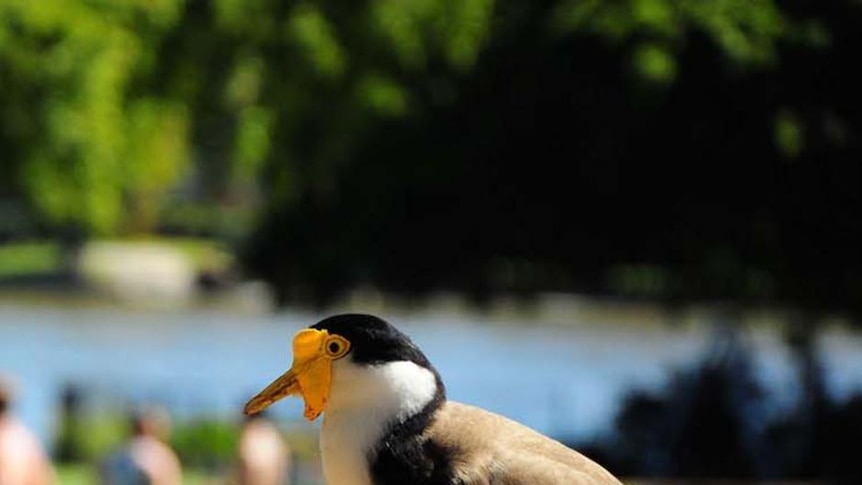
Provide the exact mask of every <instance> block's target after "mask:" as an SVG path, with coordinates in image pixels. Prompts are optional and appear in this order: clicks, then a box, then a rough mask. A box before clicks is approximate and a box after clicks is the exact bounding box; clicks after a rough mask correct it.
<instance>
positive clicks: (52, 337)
mask: <svg viewBox="0 0 862 485" xmlns="http://www.w3.org/2000/svg"><path fill="white" fill-rule="evenodd" d="M323 316H325V315H323V314H317V313H313V312H305V311H283V312H280V313H275V314H269V313H243V312H223V311H216V310H208V309H194V310H176V311H138V310H131V309H124V308H121V307H72V308H69V307H66V306H62V305H57V306H52V305H50V304H49V305H39V306H36V305H18V304H14V303H0V374H3V375H6V376H12V377H13V378H14V380H15V381H16V382H17V387H18V389H19V399H18V402H17V405H16V411H17V413H18V414H19V415H20V416H21V417H22V419H23V420H24V421H25V422H26V423H27V424H28V425H30V426H31V427H33V428H34V429H35V430H36V431H37V433H38V434H39V436H40V437H41V438H42V439H43V440H45V441H46V443H50V442H51V439H52V436H53V433H54V430H55V429H56V425H57V423H56V415H57V413H56V411H57V409H58V405H59V396H60V392H61V390H62V388H63V386H64V385H66V384H70V383H71V384H76V385H80V386H83V388H84V389H86V390H89V391H92V392H93V393H94V394H95V395H96V396H98V397H99V398H100V399H102V400H104V401H105V402H106V403H107V404H116V403H136V402H137V403H139V402H158V403H160V404H163V405H165V406H166V407H167V408H168V409H169V410H170V411H171V412H172V413H173V414H174V415H175V416H176V417H177V418H178V419H185V418H194V417H203V416H206V417H214V418H223V419H236V418H237V417H238V415H239V413H240V409H241V407H242V404H243V403H244V402H245V401H246V400H247V399H248V398H249V397H250V396H251V395H252V394H254V393H255V392H256V391H257V390H259V389H260V388H261V387H262V386H264V385H265V384H267V383H269V382H270V380H271V379H272V378H274V377H275V376H277V375H279V374H280V373H281V372H283V371H284V370H285V369H286V368H287V367H288V366H289V365H290V362H291V355H290V343H291V339H292V336H293V334H294V333H295V332H296V331H297V330H298V329H300V328H302V327H304V326H307V325H310V324H313V323H315V322H316V321H317V320H319V319H320V318H321V317H323ZM381 316H383V317H385V318H387V319H388V320H390V321H391V322H393V323H395V324H396V325H398V326H399V327H400V328H401V329H402V330H404V331H405V332H406V333H407V334H408V335H410V336H411V337H412V338H413V339H414V341H415V342H416V343H417V344H418V345H419V346H420V347H421V348H422V349H423V350H424V351H425V353H426V354H427V355H428V357H429V358H430V359H431V361H432V363H434V365H435V366H436V367H437V369H438V370H439V371H440V373H441V375H442V377H443V380H444V382H445V383H446V385H447V389H448V394H449V397H450V399H454V400H458V401H462V402H468V403H472V404H476V405H479V406H482V407H485V408H488V409H491V410H493V411H496V412H499V413H501V414H503V415H506V416H509V417H511V418H514V419H516V420H518V421H521V422H524V423H526V424H528V425H529V426H532V427H534V428H536V429H538V430H539V431H542V432H544V433H547V434H550V435H553V436H556V437H559V438H565V439H573V440H577V439H588V438H591V437H593V436H596V435H600V434H601V433H605V432H608V431H609V430H610V429H611V426H612V424H613V419H614V416H615V415H616V412H617V411H618V410H619V406H620V404H621V399H622V398H623V397H624V396H625V395H626V393H627V392H629V391H631V390H633V389H656V390H657V389H660V387H661V386H662V385H663V384H664V383H665V382H667V380H668V379H669V377H670V376H671V374H672V373H673V372H674V370H679V369H683V368H685V367H686V366H688V365H690V364H692V363H693V362H695V361H696V360H697V359H698V358H699V357H700V356H703V355H704V353H705V352H707V351H708V349H709V346H710V342H711V341H712V340H713V338H714V333H713V331H712V329H711V327H710V325H708V324H706V323H697V322H695V323H688V324H685V325H676V326H668V325H664V324H662V323H661V322H654V321H650V322H646V323H645V322H642V321H639V320H640V319H639V318H638V317H637V315H636V314H632V315H631V316H629V317H627V318H622V319H619V318H617V319H616V320H614V321H613V322H608V321H605V319H603V318H602V317H600V316H592V317H591V316H585V315H584V314H567V313H565V312H563V313H560V314H558V315H555V316H552V317H550V318H544V319H541V320H540V321H536V320H534V319H532V318H531V317H528V316H517V315H509V316H505V317H501V316H499V315H498V316H493V315H483V314H479V313H470V312H446V311H440V312H429V311H425V312H413V313H411V312H409V311H402V312H393V313H382V314H381ZM745 339H746V345H748V346H749V347H750V348H752V349H753V350H755V352H754V354H753V355H754V356H755V364H756V371H757V375H758V378H759V379H760V381H761V382H762V383H763V384H764V386H765V387H766V388H767V389H768V390H769V396H770V398H769V399H772V400H773V401H774V403H775V406H776V409H781V407H782V406H787V405H788V403H791V402H792V401H793V399H794V398H795V397H796V396H795V394H794V393H795V392H796V384H795V382H796V381H795V377H794V375H795V374H794V372H793V367H792V355H791V354H790V353H788V352H787V350H786V348H785V347H784V345H783V344H782V342H781V338H780V336H779V335H778V333H777V332H774V331H770V330H769V329H768V327H765V328H763V329H759V330H758V329H754V330H749V331H747V332H746V334H745ZM820 345H821V346H822V347H823V349H824V350H825V352H823V355H824V356H825V357H826V361H825V362H824V364H825V367H826V369H827V372H828V376H829V380H828V384H829V388H830V389H831V391H832V392H833V394H835V395H836V396H838V397H841V396H846V395H848V394H849V393H850V392H853V391H855V390H857V389H859V388H860V384H862V336H860V335H859V334H858V333H854V332H851V331H848V330H843V329H841V328H836V329H833V330H829V331H827V332H825V333H824V334H823V335H822V336H821V339H820ZM301 410H302V408H301V401H300V400H298V399H288V400H285V401H283V402H281V403H279V404H278V405H276V406H275V408H274V415H275V416H276V417H277V418H278V419H279V420H281V421H282V422H286V423H292V422H297V423H300V422H301V420H302V417H301V416H302V413H301Z"/></svg>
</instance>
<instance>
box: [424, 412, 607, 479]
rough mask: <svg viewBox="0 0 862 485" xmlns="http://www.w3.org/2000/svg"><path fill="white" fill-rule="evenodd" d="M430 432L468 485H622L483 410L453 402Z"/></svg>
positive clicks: (577, 455)
mask: <svg viewBox="0 0 862 485" xmlns="http://www.w3.org/2000/svg"><path fill="white" fill-rule="evenodd" d="M427 432H428V435H427V437H428V439H430V440H431V441H433V442H434V443H435V444H437V445H439V446H440V447H442V448H443V449H448V450H451V456H453V457H457V458H456V459H455V460H456V461H455V462H454V463H452V467H453V471H454V472H455V476H456V478H457V481H458V482H459V483H463V484H465V485H558V484H567V485H621V483H620V481H619V480H617V479H616V478H615V477H614V476H613V475H611V474H610V473H609V472H608V471H607V470H605V469H604V468H602V467H601V466H600V465H599V464H597V463H595V462H594V461H592V460H590V459H589V458H587V457H585V456H584V455H582V454H580V453H578V452H576V451H574V450H572V449H571V448H569V447H567V446H565V445H563V444H562V443H560V442H558V441H555V440H552V439H550V438H548V437H546V436H543V435H541V434H539V433H538V432H536V431H533V430H532V429H530V428H528V427H526V426H524V425H522V424H519V423H516V422H515V421H512V420H510V419H507V418H504V417H503V416H500V415H497V414H494V413H491V412H488V411H485V410H483V409H479V408H477V407H473V406H469V405H466V404H460V403H456V402H452V401H449V402H447V403H445V404H444V405H443V407H441V408H440V410H439V411H438V414H437V416H436V417H435V419H434V421H433V423H432V424H431V426H430V427H429V428H428V431H427Z"/></svg>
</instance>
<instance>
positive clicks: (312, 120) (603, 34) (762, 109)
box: [0, 0, 862, 310]
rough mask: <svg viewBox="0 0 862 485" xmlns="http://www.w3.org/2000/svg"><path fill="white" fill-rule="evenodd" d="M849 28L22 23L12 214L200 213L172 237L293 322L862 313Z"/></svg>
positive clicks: (808, 13)
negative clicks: (209, 221) (348, 296)
mask: <svg viewBox="0 0 862 485" xmlns="http://www.w3.org/2000/svg"><path fill="white" fill-rule="evenodd" d="M860 14H862V6H860V4H859V3H858V2H856V1H853V0H833V1H829V2H803V1H799V0H785V1H773V0H759V1H741V0H716V1H712V2H702V1H697V0H675V1H674V0H619V1H599V0H541V1H532V2H526V1H515V0H414V1H411V2H388V1H385V0H365V1H350V2H348V1H317V2H315V1H297V2H275V1H271V0H242V1H241V0H213V1H203V0H158V1H152V0H146V1H144V0H129V1H126V2H111V1H101V0H87V1H85V0H80V1H72V0H43V1H40V2H30V1H26V0H7V1H5V2H3V3H2V4H0V128H2V129H0V154H2V156H3V160H4V163H3V167H2V168H0V171H2V172H0V174H2V175H3V177H2V181H0V194H2V195H5V196H6V197H13V198H17V199H20V200H25V201H27V207H28V209H29V211H30V213H31V214H33V217H34V218H36V219H37V220H38V221H39V224H41V225H42V226H43V227H46V228H48V230H52V229H51V228H58V227H68V226H72V227H75V228H78V229H79V230H83V231H84V232H86V233H88V234H93V235H116V234H121V235H122V234H130V233H141V232H144V233H146V232H158V231H165V230H174V231H175V230H191V229H190V228H189V226H193V225H194V224H196V223H197V222H198V221H197V220H198V219H200V217H198V215H199V214H202V213H198V212H192V213H191V214H192V216H191V217H188V218H186V219H184V221H185V223H186V226H183V225H182V224H180V225H179V227H177V226H176V225H172V224H174V223H173V222H172V221H173V220H174V219H173V218H174V217H175V216H176V215H177V214H178V213H179V212H181V211H179V209H178V208H183V207H187V206H189V204H192V203H193V204H197V205H198V206H199V207H202V208H203V209H204V212H203V213H206V214H215V216H214V217H215V219H216V220H217V221H218V224H216V225H215V229H214V228H213V227H210V228H209V229H208V230H215V231H216V233H218V235H223V233H219V232H218V231H219V230H222V232H223V229H219V228H224V227H227V228H229V229H230V228H234V229H232V230H233V231H234V232H231V235H234V236H235V235H237V234H239V236H248V237H247V238H244V239H245V241H246V244H245V246H244V247H245V255H246V257H245V258H244V262H245V263H246V267H247V268H248V269H249V271H251V272H252V273H254V274H258V275H260V276H262V277H264V278H265V279H267V280H268V281H270V282H272V283H273V284H274V285H275V287H276V288H277V289H278V293H279V295H280V297H281V298H282V299H283V300H284V301H287V300H290V299H292V298H313V299H317V300H319V301H324V300H326V299H328V298H331V297H332V296H334V295H337V294H338V293H339V292H340V291H343V290H345V289H348V288H350V287H352V286H355V285H358V284H365V283H369V284H373V285H376V286H379V287H382V288H384V289H387V290H397V291H406V292H410V293H420V292H424V291H430V290H433V289H438V288H451V289H458V290H465V291H469V292H471V293H473V294H475V295H477V296H483V295H488V294H492V293H494V292H497V291H516V292H530V291H535V290H563V291H581V292H595V293H602V294H617V295H626V296H636V297H649V298H666V299H692V298H695V299H698V298H729V299H741V300H744V301H748V302H761V301H765V302H778V303H786V302H791V303H796V304H801V305H803V306H806V307H810V308H817V309H845V310H846V309H853V310H858V302H860V301H862V262H860V259H859V256H858V255H857V250H856V248H858V247H859V246H860V243H862V241H860V240H859V237H858V236H856V235H855V234H856V233H859V232H862V231H858V230H857V229H858V228H857V227H856V226H857V225H858V224H859V220H860V215H862V214H860V203H859V202H860V201H859V195H858V192H859V191H858V181H859V180H860V179H859V175H860V173H859V170H860V168H859V166H858V160H859V159H860V158H859V150H860V141H859V128H860V119H859V116H860V114H859V113H860V103H859V94H858V86H860V85H862V84H860V76H859V74H857V73H856V71H857V69H855V59H856V57H857V53H858V52H859V47H860V45H859V44H860V39H859V36H858V35H857V34H856V32H855V31H856V25H858V23H859V20H860ZM237 207H239V208H240V209H242V208H246V209H248V210H245V211H244V210H239V211H237V210H234V209H236V208H237ZM237 227H238V228H240V229H235V228H237ZM248 230H251V232H250V233H249V232H248Z"/></svg>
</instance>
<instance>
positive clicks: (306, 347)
mask: <svg viewBox="0 0 862 485" xmlns="http://www.w3.org/2000/svg"><path fill="white" fill-rule="evenodd" d="M328 337H329V333H328V332H327V331H326V330H315V329H312V328H306V329H303V330H300V331H299V332H298V333H297V334H296V337H294V338H293V365H292V366H290V370H288V371H287V372H285V373H284V374H282V375H281V376H280V377H278V378H277V379H276V380H274V381H273V382H272V383H271V384H270V385H268V386H266V388H265V389H264V390H262V391H260V392H259V393H258V394H257V395H256V396H254V397H253V398H251V400H250V401H249V402H248V403H246V405H245V409H244V412H245V414H257V413H259V412H261V411H263V410H264V409H266V408H267V407H269V406H270V405H271V404H273V403H274V402H276V401H278V400H280V399H282V398H284V397H287V396H290V395H292V394H301V395H302V398H303V399H304V400H305V411H304V412H303V415H304V416H305V418H306V419H308V420H309V421H314V420H315V419H317V417H318V416H320V414H321V413H322V412H323V411H324V410H325V409H326V400H327V398H328V396H329V385H330V382H331V380H332V359H331V358H330V356H329V355H328V354H327V353H326V349H325V345H326V342H327V339H328Z"/></svg>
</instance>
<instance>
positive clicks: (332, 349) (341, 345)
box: [323, 335, 350, 359]
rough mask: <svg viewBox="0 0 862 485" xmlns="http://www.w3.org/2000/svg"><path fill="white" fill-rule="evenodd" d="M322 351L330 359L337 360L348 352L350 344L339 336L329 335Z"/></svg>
mask: <svg viewBox="0 0 862 485" xmlns="http://www.w3.org/2000/svg"><path fill="white" fill-rule="evenodd" d="M323 349H324V350H325V351H326V355H328V356H329V357H330V358H332V359H338V358H340V357H344V354H346V353H347V352H348V351H349V350H350V342H348V341H347V339H346V338H344V337H342V336H340V335H330V336H329V338H327V339H326V342H325V343H324V344H323Z"/></svg>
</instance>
